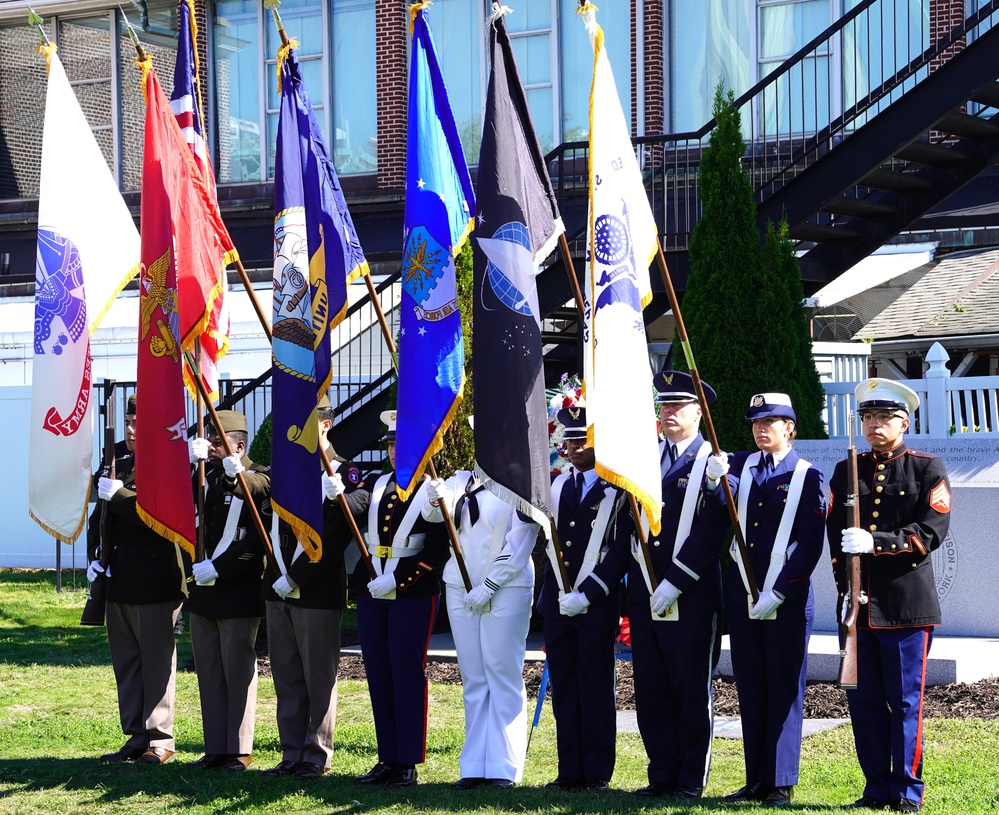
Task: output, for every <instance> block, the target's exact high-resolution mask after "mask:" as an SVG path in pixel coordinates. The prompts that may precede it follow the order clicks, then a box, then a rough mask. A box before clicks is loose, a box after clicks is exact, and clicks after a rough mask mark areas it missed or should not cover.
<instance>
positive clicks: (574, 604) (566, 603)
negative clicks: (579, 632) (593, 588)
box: [558, 591, 590, 617]
mask: <svg viewBox="0 0 999 815" xmlns="http://www.w3.org/2000/svg"><path fill="white" fill-rule="evenodd" d="M589 605H590V601H589V600H587V599H586V595H585V594H583V592H581V591H570V592H569V593H568V594H565V595H563V596H562V597H560V598H559V601H558V607H559V610H560V611H561V612H562V613H563V614H564V615H565V616H566V617H575V616H576V615H577V614H582V613H583V612H584V611H586V609H587V608H589Z"/></svg>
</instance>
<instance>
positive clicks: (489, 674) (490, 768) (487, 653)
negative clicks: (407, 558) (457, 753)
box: [447, 586, 534, 781]
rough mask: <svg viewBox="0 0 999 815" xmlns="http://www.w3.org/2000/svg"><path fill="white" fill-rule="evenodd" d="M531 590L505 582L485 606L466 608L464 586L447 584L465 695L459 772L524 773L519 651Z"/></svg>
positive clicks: (503, 775) (513, 775)
mask: <svg viewBox="0 0 999 815" xmlns="http://www.w3.org/2000/svg"><path fill="white" fill-rule="evenodd" d="M533 595H534V591H533V589H532V588H531V587H530V586H508V587H504V588H501V589H500V590H499V591H497V592H496V594H495V595H493V599H492V600H491V601H490V608H489V611H487V612H485V613H484V614H470V613H469V612H468V611H466V610H465V606H464V602H463V600H464V596H465V592H464V591H463V590H462V589H461V588H460V587H458V586H448V590H447V612H448V617H449V618H450V620H451V632H452V634H453V635H454V645H455V649H456V650H457V652H458V667H459V668H460V669H461V685H462V696H463V697H464V701H465V745H464V747H462V748H461V759H460V764H459V766H460V772H461V777H462V778H505V779H507V780H510V781H520V779H521V777H522V775H523V773H524V757H525V754H526V752H527V692H526V691H525V690H524V653H525V651H526V650H527V630H528V626H529V625H530V622H531V602H532V600H533Z"/></svg>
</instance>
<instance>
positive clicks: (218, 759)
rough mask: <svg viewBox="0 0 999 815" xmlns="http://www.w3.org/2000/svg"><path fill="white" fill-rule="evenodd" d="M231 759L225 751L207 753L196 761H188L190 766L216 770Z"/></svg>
mask: <svg viewBox="0 0 999 815" xmlns="http://www.w3.org/2000/svg"><path fill="white" fill-rule="evenodd" d="M228 760H229V756H227V755H226V754H225V753H222V754H219V753H205V754H204V755H203V756H202V757H201V758H199V759H197V760H196V761H189V762H187V766H188V767H197V768H198V769H199V770H214V769H216V768H218V767H221V766H223V765H224V764H225V763H226V762H227V761H228Z"/></svg>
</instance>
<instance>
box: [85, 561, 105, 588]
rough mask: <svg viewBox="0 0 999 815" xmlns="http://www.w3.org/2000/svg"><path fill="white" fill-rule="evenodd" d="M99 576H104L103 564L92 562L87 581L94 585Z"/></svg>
mask: <svg viewBox="0 0 999 815" xmlns="http://www.w3.org/2000/svg"><path fill="white" fill-rule="evenodd" d="M99 574H104V567H103V566H101V562H100V561H99V560H92V561H90V565H89V566H88V567H87V580H88V581H89V582H91V583H93V582H94V581H95V580H96V579H97V575H99Z"/></svg>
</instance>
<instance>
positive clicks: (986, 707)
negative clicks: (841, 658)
mask: <svg viewBox="0 0 999 815" xmlns="http://www.w3.org/2000/svg"><path fill="white" fill-rule="evenodd" d="M344 634H345V635H346V634H347V632H346V631H345V632H344ZM344 639H345V641H344V645H347V644H353V643H348V642H347V641H346V640H347V639H348V638H347V637H346V636H345V638H344ZM258 666H259V669H260V673H261V674H262V675H265V676H270V660H269V658H268V657H267V656H265V655H263V656H261V657H260V658H259V659H258ZM543 667H544V666H543V664H542V663H540V662H529V663H527V664H526V665H525V666H524V682H525V684H526V685H527V695H528V697H529V698H531V699H535V698H537V695H538V688H539V686H540V685H541V674H542V671H543ZM339 677H340V678H341V679H356V680H361V681H363V680H364V679H365V674H364V663H363V661H362V660H361V658H360V657H357V656H344V657H341V659H340V672H339ZM427 678H428V679H429V680H430V681H431V682H434V683H437V684H440V685H457V684H460V683H461V674H460V672H459V671H458V664H457V663H456V662H431V663H429V664H428V665H427ZM549 692H550V689H549ZM714 697H715V715H717V716H738V715H739V700H738V697H737V695H736V690H735V683H734V682H733V681H732V680H730V679H715V680H714ZM923 705H924V706H923V710H924V715H925V716H927V717H930V718H932V717H945V718H953V719H970V718H978V719H999V678H993V679H983V680H981V681H980V682H975V683H973V684H955V685H935V686H933V687H930V688H928V689H927V690H926V697H925V700H924V703H923ZM617 707H618V710H634V709H635V683H634V680H633V676H632V665H631V663H630V662H626V661H619V662H618V663H617ZM849 716H850V713H849V709H848V708H847V704H846V693H845V692H844V691H842V690H840V689H839V687H837V686H836V684H835V683H833V682H810V683H809V684H808V687H807V688H806V690H805V718H808V719H847V718H849Z"/></svg>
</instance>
